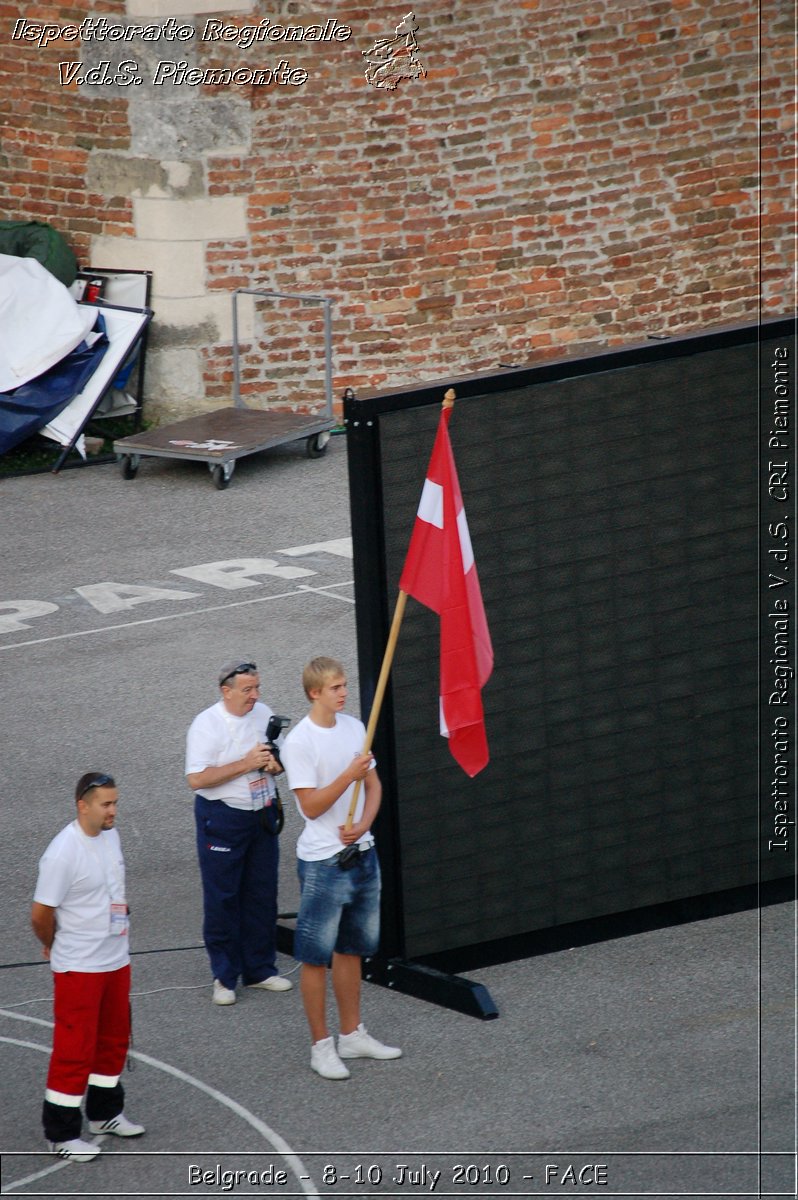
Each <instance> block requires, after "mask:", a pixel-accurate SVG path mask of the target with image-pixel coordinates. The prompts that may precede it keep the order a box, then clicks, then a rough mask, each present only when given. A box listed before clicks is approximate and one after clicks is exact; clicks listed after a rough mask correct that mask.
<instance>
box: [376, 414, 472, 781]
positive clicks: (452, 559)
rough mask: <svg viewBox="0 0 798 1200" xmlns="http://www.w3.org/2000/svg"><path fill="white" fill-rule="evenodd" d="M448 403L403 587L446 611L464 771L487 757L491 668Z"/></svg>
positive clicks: (448, 725) (448, 674)
mask: <svg viewBox="0 0 798 1200" xmlns="http://www.w3.org/2000/svg"><path fill="white" fill-rule="evenodd" d="M451 411H452V409H451V405H449V406H448V407H447V406H444V407H443V408H442V410H441V418H440V422H439V424H438V433H437V436H436V438H435V445H434V446H433V448H432V456H431V458H430V462H429V466H428V468H427V478H426V480H425V482H424V488H423V490H422V493H421V500H420V502H419V506H418V513H417V515H416V523H415V526H414V528H413V534H412V537H411V539H410V547H409V549H408V551H407V558H406V559H405V565H404V570H403V571H402V578H401V579H400V580H399V587H400V588H401V590H402V591H403V592H406V593H407V594H408V595H409V596H413V597H414V598H415V599H416V600H418V601H419V602H420V603H421V604H424V605H425V606H426V607H427V608H431V609H432V610H433V611H434V612H436V613H438V614H439V615H440V618H441V652H440V672H441V674H440V710H441V711H440V717H441V733H442V734H443V736H444V737H448V739H449V749H450V750H451V752H452V754H453V756H454V758H455V759H456V760H457V762H458V763H459V764H460V766H461V767H462V768H463V770H464V771H465V772H466V774H467V775H471V776H472V777H473V776H474V775H476V774H477V773H478V772H479V771H481V770H482V768H483V767H485V766H487V763H488V758H489V755H488V742H487V736H486V733H485V717H484V714H483V710H482V692H481V689H482V688H483V687H484V685H485V683H486V682H487V681H488V679H489V677H490V673H491V671H492V670H493V647H492V645H491V641H490V633H489V631H488V622H487V620H486V618H485V609H484V607H483V604H482V592H481V591H480V587H479V578H478V576H477V568H476V564H475V562H474V554H473V551H472V548H471V538H470V536H469V532H468V522H467V521H466V515H465V510H464V508H463V498H462V495H461V494H460V484H459V482H458V479H457V468H456V466H455V462H454V455H453V453H452V446H451V442H450V441H449V428H448V425H449V416H450V414H451Z"/></svg>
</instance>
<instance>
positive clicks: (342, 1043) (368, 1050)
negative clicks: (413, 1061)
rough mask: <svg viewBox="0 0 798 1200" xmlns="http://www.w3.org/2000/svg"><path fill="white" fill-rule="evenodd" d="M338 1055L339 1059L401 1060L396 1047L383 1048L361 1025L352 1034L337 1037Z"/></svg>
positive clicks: (399, 1052) (400, 1052)
mask: <svg viewBox="0 0 798 1200" xmlns="http://www.w3.org/2000/svg"><path fill="white" fill-rule="evenodd" d="M338 1054H339V1055H340V1057H341V1058H401V1057H402V1051H401V1050H400V1049H399V1047H398V1046H383V1044H382V1042H378V1041H377V1039H376V1038H373V1037H372V1036H371V1034H370V1033H367V1032H366V1030H365V1027H364V1026H363V1024H362V1023H361V1024H360V1025H358V1027H357V1029H355V1030H354V1032H353V1033H341V1034H339V1035H338Z"/></svg>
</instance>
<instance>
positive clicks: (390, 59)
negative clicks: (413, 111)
mask: <svg viewBox="0 0 798 1200" xmlns="http://www.w3.org/2000/svg"><path fill="white" fill-rule="evenodd" d="M417 29H418V21H417V20H416V17H415V13H412V12H409V13H408V14H407V16H406V17H403V18H402V20H401V21H400V22H399V24H398V25H397V26H396V34H395V36H394V37H391V38H377V39H376V41H375V42H374V45H373V46H372V47H371V48H370V49H369V50H363V51H361V53H362V54H363V57H364V58H365V60H366V62H367V63H368V64H369V65H368V66H367V67H366V79H367V80H368V82H369V83H370V84H371V86H372V87H375V88H388V89H389V90H390V91H393V90H394V88H395V87H397V86H398V84H399V81H400V80H402V79H419V78H424V77H425V76H426V74H427V71H426V68H425V67H423V66H422V64H421V62H420V60H419V57H418V42H417V41H416V30H417Z"/></svg>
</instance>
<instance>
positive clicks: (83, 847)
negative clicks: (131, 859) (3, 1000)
mask: <svg viewBox="0 0 798 1200" xmlns="http://www.w3.org/2000/svg"><path fill="white" fill-rule="evenodd" d="M33 899H34V901H35V902H36V903H37V904H46V905H48V907H50V908H54V909H56V933H55V941H54V942H53V945H52V949H51V950H50V966H51V967H52V969H53V970H54V971H87V972H98V971H117V970H118V969H119V968H120V967H124V966H127V964H128V963H129V962H130V945H129V941H128V935H127V920H126V919H123V914H122V909H121V908H120V907H119V906H125V912H126V899H125V862H124V859H123V858H122V846H121V843H120V841H119V834H118V833H117V831H116V830H115V829H104V830H103V831H102V833H99V834H98V835H97V837H89V836H88V834H86V833H84V832H83V830H82V829H81V828H80V825H79V824H78V822H77V821H73V822H72V823H71V825H67V827H66V828H65V829H62V830H61V832H60V833H59V834H57V835H56V836H55V837H54V838H53V840H52V841H51V842H50V845H49V846H48V847H47V849H46V850H45V852H44V854H43V855H42V857H41V859H40V860H39V878H38V881H37V883H36V891H35V894H34V897H33ZM112 904H114V905H116V906H117V907H116V915H115V916H114V918H113V920H112V908H111V905H112Z"/></svg>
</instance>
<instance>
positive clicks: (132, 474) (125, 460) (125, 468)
mask: <svg viewBox="0 0 798 1200" xmlns="http://www.w3.org/2000/svg"><path fill="white" fill-rule="evenodd" d="M138 469H139V456H138V455H137V454H123V455H122V457H121V458H120V460H119V473H120V474H121V476H122V478H123V479H135V478H136V474H137V473H138Z"/></svg>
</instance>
